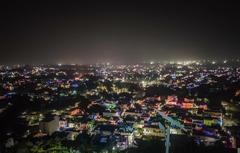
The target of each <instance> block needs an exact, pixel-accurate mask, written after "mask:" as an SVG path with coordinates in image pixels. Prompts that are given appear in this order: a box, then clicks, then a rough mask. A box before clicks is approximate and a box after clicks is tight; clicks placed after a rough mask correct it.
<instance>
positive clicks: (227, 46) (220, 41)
mask: <svg viewBox="0 0 240 153" xmlns="http://www.w3.org/2000/svg"><path fill="white" fill-rule="evenodd" d="M1 7H2V8H1V10H0V12H1V15H0V17H1V25H0V42H1V43H0V53H1V54H0V61H1V62H0V63H1V64H17V63H38V64H39V63H59V62H61V63H94V62H98V61H104V60H108V61H118V62H119V61H120V62H139V61H143V60H168V59H204V58H208V59H212V58H220V59H224V58H233V57H234V58H238V57H239V55H240V52H239V49H240V5H238V4H237V3H230V2H229V1H225V2H220V1H215V2H211V3H207V2H205V3H204V2H203V1H198V2H196V1H195V2H191V3H189V2H186V3H184V2H178V3H176V2H173V1H172V2H171V0H170V1H169V2H168V3H167V2H164V3H161V2H158V3H156V2H155V3H153V2H149V1H145V2H137V1H136V2H134V1H132V2H127V1H124V2H123V1H121V0H119V1H115V2H107V1H102V0H99V1H98V2H94V1H88V2H87V1H82V2H81V1H79V2H78V3H75V2H68V1H66V2H65V3H64V2H57V1H55V2H51V3H44V2H43V1H42V2H41V1H38V2H34V3H29V2H28V3H27V2H26V3H24V2H20V1H19V2H16V3H13V2H12V3H10V2H9V3H8V4H2V5H1Z"/></svg>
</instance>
